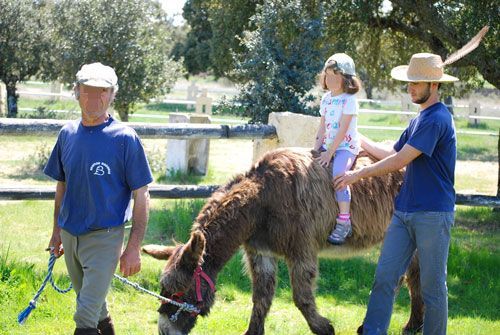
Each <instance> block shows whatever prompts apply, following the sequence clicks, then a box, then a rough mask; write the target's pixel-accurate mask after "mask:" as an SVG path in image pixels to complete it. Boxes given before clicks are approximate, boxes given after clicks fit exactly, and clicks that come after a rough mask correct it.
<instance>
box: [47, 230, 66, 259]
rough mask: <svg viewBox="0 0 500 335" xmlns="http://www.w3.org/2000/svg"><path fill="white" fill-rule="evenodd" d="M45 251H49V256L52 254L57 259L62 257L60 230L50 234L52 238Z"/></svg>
mask: <svg viewBox="0 0 500 335" xmlns="http://www.w3.org/2000/svg"><path fill="white" fill-rule="evenodd" d="M45 250H46V251H50V253H51V254H54V256H56V257H57V258H59V257H61V256H62V255H64V248H63V245H62V242H61V230H60V229H57V230H56V231H54V232H53V233H52V237H51V238H50V241H49V246H48V247H47V249H45Z"/></svg>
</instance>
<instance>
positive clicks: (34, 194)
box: [0, 185, 500, 208]
mask: <svg viewBox="0 0 500 335" xmlns="http://www.w3.org/2000/svg"><path fill="white" fill-rule="evenodd" d="M217 188H219V186H218V185H202V186H198V185H151V186H150V187H149V193H150V195H151V197H152V198H155V199H193V198H208V197H210V195H211V194H212V193H213V192H214V191H215V190H216V189H217ZM54 195H55V187H54V186H37V187H0V200H53V199H54ZM455 203H456V204H457V205H466V206H485V207H495V208H500V197H495V196H490V195H481V194H457V198H456V202H455Z"/></svg>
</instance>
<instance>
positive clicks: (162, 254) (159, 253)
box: [142, 244, 175, 259]
mask: <svg viewBox="0 0 500 335" xmlns="http://www.w3.org/2000/svg"><path fill="white" fill-rule="evenodd" d="M174 250H175V247H167V246H164V245H157V244H148V245H145V246H143V247H142V252H144V253H146V254H148V255H151V256H153V257H154V258H156V259H169V258H170V256H172V254H173V253H174Z"/></svg>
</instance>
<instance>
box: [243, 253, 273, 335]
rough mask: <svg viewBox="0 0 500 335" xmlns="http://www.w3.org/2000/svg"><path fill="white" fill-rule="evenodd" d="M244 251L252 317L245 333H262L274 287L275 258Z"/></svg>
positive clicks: (249, 334) (253, 334) (258, 334)
mask: <svg viewBox="0 0 500 335" xmlns="http://www.w3.org/2000/svg"><path fill="white" fill-rule="evenodd" d="M245 251H246V261H247V266H248V269H249V271H250V275H251V277H252V287H253V294H252V301H253V308H252V317H251V319H250V324H249V325H248V330H247V331H246V332H245V335H262V334H264V322H265V319H266V316H267V313H268V312H269V308H270V307H271V303H272V300H273V297H274V291H275V288H276V259H274V258H273V257H268V256H262V255H259V254H256V253H254V252H253V251H248V250H245Z"/></svg>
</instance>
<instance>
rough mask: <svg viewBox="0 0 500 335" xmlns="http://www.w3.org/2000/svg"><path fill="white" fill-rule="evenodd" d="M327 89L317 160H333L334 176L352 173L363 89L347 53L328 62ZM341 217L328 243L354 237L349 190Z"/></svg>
mask: <svg viewBox="0 0 500 335" xmlns="http://www.w3.org/2000/svg"><path fill="white" fill-rule="evenodd" d="M320 83H321V85H322V87H323V89H325V90H328V92H327V93H326V94H325V95H324V96H323V98H322V99H321V105H320V115H321V122H320V125H319V129H318V133H317V135H316V144H315V145H314V149H315V150H317V151H320V152H321V154H320V156H319V157H318V158H316V160H317V161H318V162H319V163H320V164H321V165H323V166H329V165H330V164H331V162H332V159H333V158H335V159H333V164H332V174H333V176H334V177H335V176H337V175H341V174H343V173H344V172H345V171H348V170H349V169H350V168H351V166H352V164H353V163H354V160H355V158H356V155H357V154H358V153H359V147H360V140H359V135H358V132H357V126H356V124H357V117H356V116H357V114H358V103H357V101H356V98H355V97H354V94H355V93H356V92H358V91H359V90H360V88H361V82H360V81H359V79H358V78H357V77H356V72H355V67H354V62H353V60H352V58H351V57H349V56H348V55H346V54H344V53H337V54H334V55H332V56H331V57H330V58H328V60H327V61H326V63H325V66H324V68H323V71H322V72H321V76H320ZM336 197H337V202H338V205H339V209H340V214H339V215H338V217H337V224H336V225H335V229H334V230H333V231H332V232H331V234H330V236H328V242H330V243H332V244H337V245H338V244H343V243H344V242H345V239H346V238H347V237H348V236H350V235H351V234H352V228H351V219H350V213H349V211H350V204H351V190H350V188H349V187H346V188H344V189H341V190H340V191H336Z"/></svg>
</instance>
